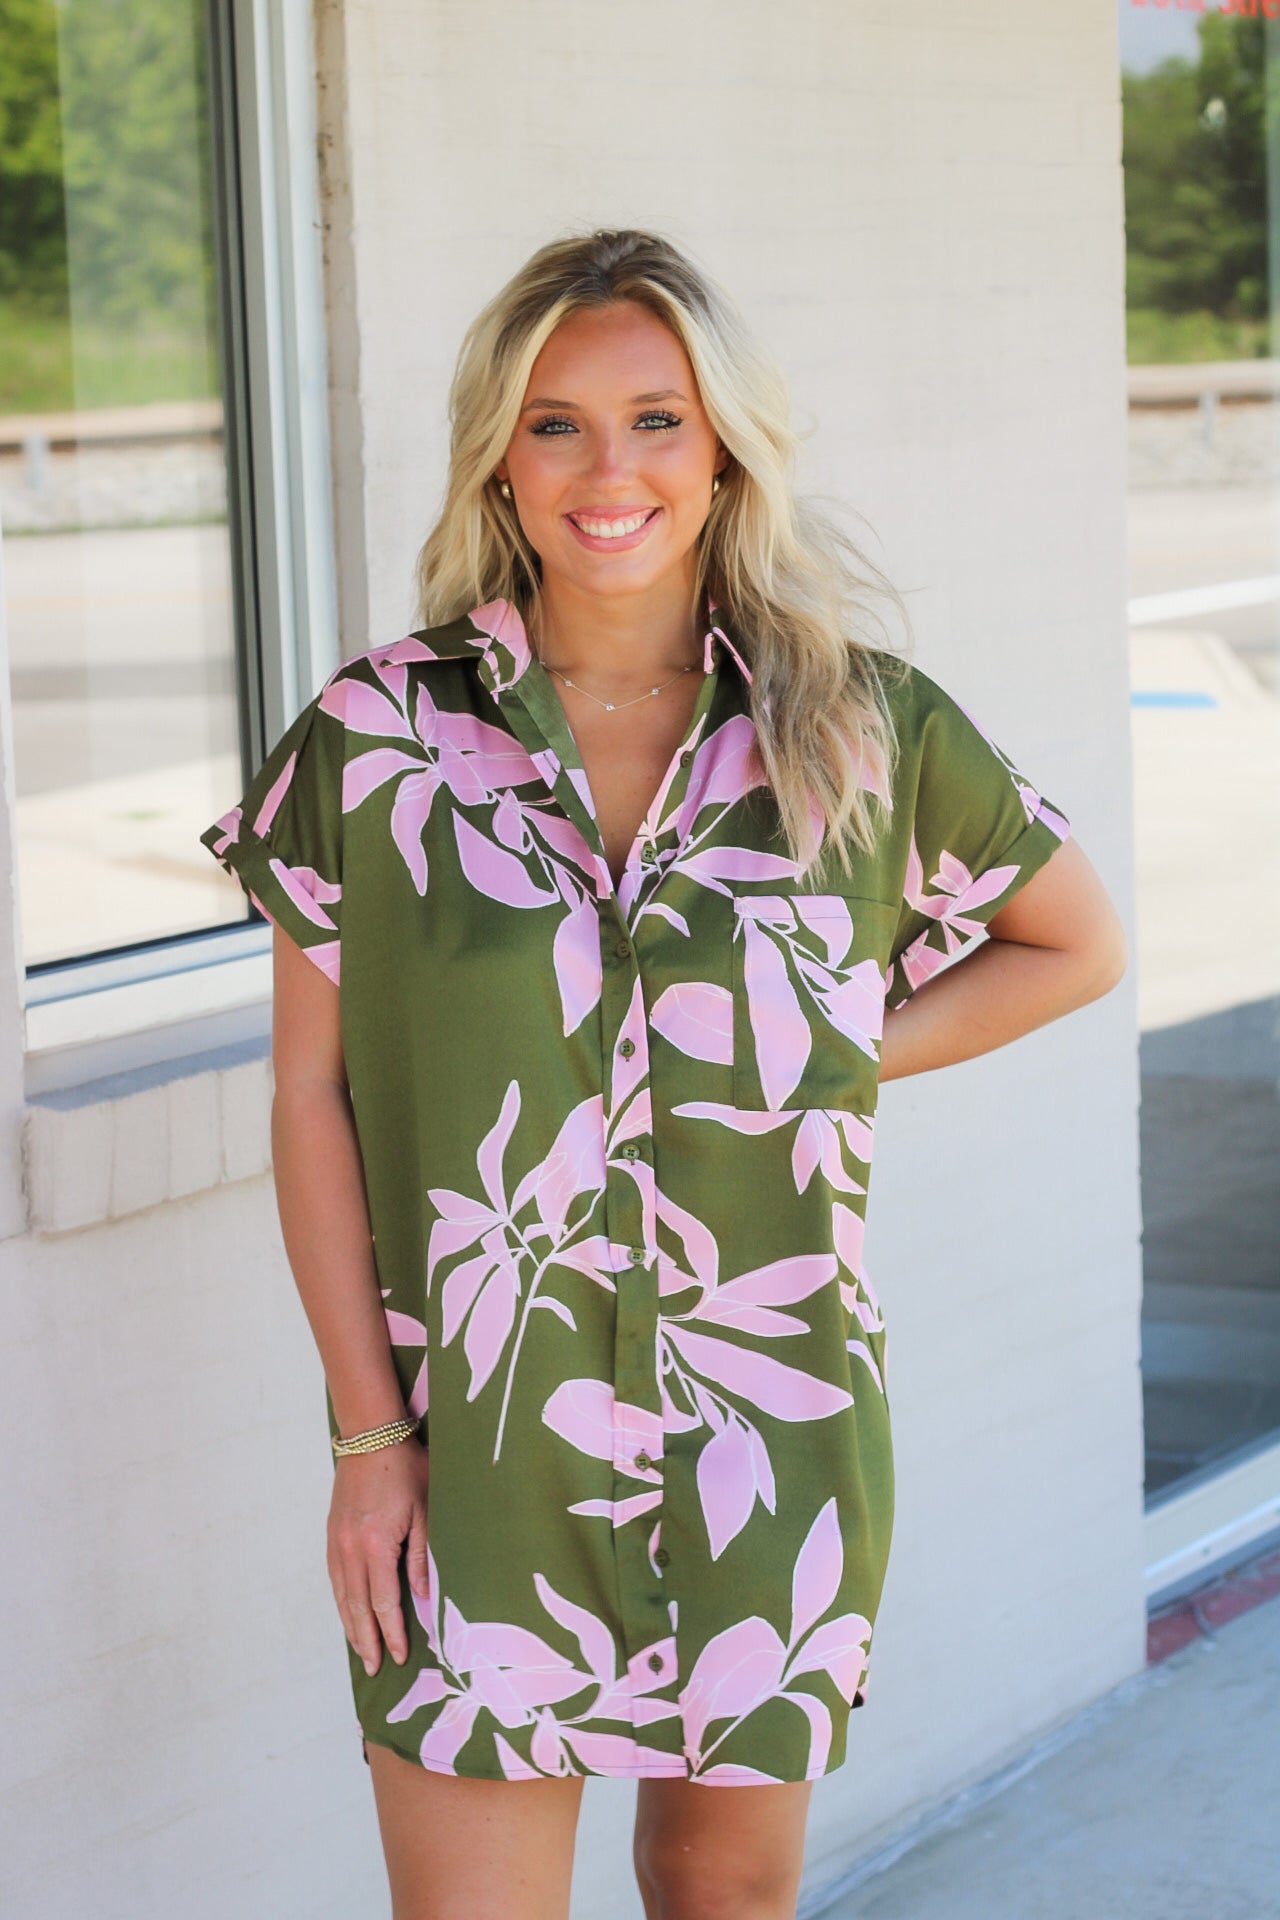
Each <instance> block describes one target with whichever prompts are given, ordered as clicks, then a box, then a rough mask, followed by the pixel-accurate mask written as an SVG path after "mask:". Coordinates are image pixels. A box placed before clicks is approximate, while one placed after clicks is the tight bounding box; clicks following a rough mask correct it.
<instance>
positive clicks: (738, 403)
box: [417, 229, 910, 874]
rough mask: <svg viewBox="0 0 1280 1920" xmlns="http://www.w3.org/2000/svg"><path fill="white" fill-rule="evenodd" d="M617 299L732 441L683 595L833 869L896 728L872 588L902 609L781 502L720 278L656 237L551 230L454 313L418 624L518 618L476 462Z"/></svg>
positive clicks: (536, 572)
mask: <svg viewBox="0 0 1280 1920" xmlns="http://www.w3.org/2000/svg"><path fill="white" fill-rule="evenodd" d="M623 300H629V301H634V302H637V303H638V304H640V305H642V306H644V307H647V308H648V309H649V310H650V311H651V312H652V313H654V314H656V315H657V317H658V318H659V319H660V320H662V321H663V322H664V323H665V324H666V325H667V326H668V327H670V328H671V330H672V332H673V333H674V334H675V335H676V337H677V338H678V339H679V340H680V342H681V343H682V345H683V346H684V349H685V351H686V353H687V354H688V356H689V360H690V363H691V365H692V367H693V371H694V374H695V376H696V378H697V382H698V387H699V391H700V393H701V397H702V403H703V406H704V407H705V409H706V412H707V417H708V419H709V420H710V421H711V424H712V426H713V427H714V429H715V431H716V433H717V434H718V435H719V437H720V440H721V441H722V443H723V444H724V446H725V447H726V448H727V449H728V451H729V454H730V455H731V461H730V464H729V465H728V466H727V467H726V469H725V471H724V473H723V475H722V484H721V486H720V488H719V490H718V492H717V493H716V494H715V495H714V497H713V499H712V502H711V509H710V512H709V514H708V516H707V520H706V524H705V525H704V527H703V529H702V532H701V533H700V535H699V538H698V555H697V594H698V595H699V596H700V595H701V594H702V592H703V591H704V590H706V591H709V592H710V594H711V595H712V597H713V598H714V600H715V601H716V603H717V605H718V606H720V607H723V608H724V609H725V611H726V613H727V614H728V616H729V618H730V620H731V622H732V625H733V630H734V635H735V639H737V640H738V641H739V642H740V644H741V647H742V651H743V654H744V657H745V658H746V659H747V661H748V663H749V665H750V667H751V672H752V685H751V691H750V701H751V717H752V720H753V722H754V724H755V728H756V734H757V739H758V742H759V749H760V756H761V760H762V763H763V766H764V771H765V774H766V777H767V779H768V781H769V784H770V787H771V788H772V790H773V794H774V798H775V800H776V802H777V806H778V810H779V814H780V816H781V824H782V829H783V834H784V836H785V839H786V842H787V846H788V850H789V853H790V855H791V857H792V859H793V860H795V861H796V863H797V865H798V866H799V867H800V868H801V869H802V870H807V869H808V868H809V867H810V865H811V864H812V863H813V862H814V861H815V860H816V859H817V858H818V856H819V854H820V853H822V852H823V851H824V850H825V849H826V848H827V847H828V846H830V847H832V848H834V850H835V852H836V856H837V858H838V859H839V862H840V864H841V867H842V869H843V871H844V872H845V873H846V874H849V873H850V871H851V866H850V857H849V855H850V848H851V846H857V847H859V848H861V849H863V850H864V851H865V852H868V853H870V852H871V851H873V848H874V844H875V835H876V826H877V821H876V817H875V809H876V806H877V805H878V803H879V800H880V797H881V796H887V794H888V793H889V791H890V790H891V787H890V783H891V781H892V776H893V768H894V764H895V761H896V758H897V751H898V743H897V740H896V737H895V734H894V728H893V722H892V718H891V713H890V709H889V704H888V700H887V697H886V696H887V689H888V685H889V683H890V681H892V680H893V679H896V678H898V677H899V676H900V675H901V674H902V673H904V672H905V671H906V663H905V660H904V659H903V658H902V657H901V656H900V655H897V654H894V653H893V652H891V651H890V650H889V649H888V648H887V647H886V648H882V647H878V646H876V645H875V644H874V643H872V642H871V641H869V640H867V639H865V638H863V636H862V633H861V631H860V629H861V627H862V624H863V622H864V620H865V619H867V618H870V617H872V616H871V613H870V597H871V595H872V594H874V593H875V592H877V591H878V592H881V593H883V594H885V595H887V596H888V598H890V599H891V600H892V601H893V602H894V604H895V605H896V606H897V607H898V608H899V610H900V612H901V614H902V616H903V620H904V623H905V624H906V627H907V630H908V632H910V621H909V619H908V617H907V614H906V608H905V606H904V605H903V602H902V599H901V596H900V595H899V593H898V592H897V589H896V588H894V587H893V586H892V585H891V584H890V582H889V581H888V580H887V578H886V576H885V575H884V574H883V573H882V572H881V571H880V569H879V568H878V567H875V566H874V565H873V564H872V563H871V562H870V561H868V560H867V559H866V557H865V556H864V555H863V554H862V552H861V551H860V549H859V548H858V547H856V546H855V545H854V543H853V542H852V541H851V540H850V539H849V538H848V537H847V535H845V534H844V533H843V531H841V530H840V529H839V528H838V527H837V526H836V525H835V524H834V522H833V521H831V520H830V519H829V518H827V517H826V515H824V514H823V513H821V512H819V511H818V510H817V509H816V508H815V507H814V506H813V505H812V504H811V503H810V502H808V501H806V500H803V499H801V498H799V497H797V495H796V492H795V486H794V469H795V459H796V451H797V444H798V442H797V436H796V434H795V431H794V429H793V428H792V425H791V420H790V406H789V401H788V395H787V388H786V383H785V380H784V378H783V376H782V373H781V371H780V370H779V369H778V367H777V366H776V365H775V364H774V363H773V362H772V360H770V359H769V358H768V356H767V355H766V354H764V353H763V352H762V351H761V349H760V347H759V346H758V345H757V343H756V342H755V340H754V339H753V338H752V337H751V335H750V333H749V331H748V329H747V326H746V323H745V321H744V320H743V318H742V315H741V314H740V312H739V311H738V309H737V307H736V306H735V305H734V303H733V302H732V300H730V298H729V297H728V295H727V294H726V293H725V292H724V291H723V289H721V288H720V287H719V286H718V285H717V284H716V283H715V282H714V281H713V280H712V279H710V278H709V276H708V275H707V274H705V273H704V272H702V271H701V269H700V268H698V267H696V266H695V265H694V264H693V263H692V262H691V261H690V260H689V259H687V258H686V257H685V255H684V254H682V253H681V252H679V251H678V249H677V248H676V247H675V246H673V245H672V244H671V242H670V241H668V240H666V239H664V238H663V237H662V236H660V235H659V234H655V233H646V232H640V231H636V230H634V229H627V230H623V231H612V230H608V229H599V230H597V231H595V232H592V233H588V234H584V235H580V236H578V235H575V236H572V237H569V238H567V239H563V240H555V241H552V242H551V243H550V244H549V245H547V246H544V247H542V248H540V249H539V250H538V252H537V253H535V254H534V255H533V256H532V257H531V258H530V259H529V260H528V261H527V262H526V263H525V265H524V266H523V267H521V268H520V270H519V271H518V272H517V273H516V274H515V275H514V276H513V277H512V278H511V279H510V280H509V281H508V282H507V284H506V285H505V286H504V287H503V288H502V289H501V291H500V292H499V293H498V294H496V295H495V296H494V298H493V299H492V300H491V301H490V302H489V304H488V305H487V306H486V307H485V308H484V309H483V311H482V312H481V313H480V314H478V315H477V317H476V319H475V320H474V321H473V322H472V324H471V326H470V327H469V328H468V330H467V332H466V334H465V336H464V338H463V342H462V347H461V350H460V352H459V355H458V363H457V368H456V371H455V373H454V377H453V382H452V385H451V387H450V392H449V417H450V422H451V429H452V431H451V439H450V459H449V475H448V482H447V487H446V492H445V500H444V505H443V508H442V510H441V513H440V517H439V519H438V520H437V521H436V524H435V525H434V527H433V528H432V529H431V532H430V533H429V534H428V536H427V538H426V540H425V541H424V543H423V546H422V549H421V551H420V553H419V556H418V563H417V584H418V596H419V620H420V622H421V624H422V625H423V626H434V625H442V624H444V623H446V622H448V621H450V620H455V619H457V618H458V617H459V616H460V615H462V614H465V613H467V612H469V611H470V610H471V608H473V607H475V606H479V605H484V604H485V603H487V602H488V601H491V600H496V599H505V600H510V601H512V602H513V603H514V604H515V605H516V607H517V608H518V609H519V610H520V611H521V613H522V615H524V616H528V615H531V614H532V615H533V616H535V618H536V615H537V612H538V605H537V602H538V593H539V582H540V576H541V566H540V562H539V560H538V556H537V554H536V553H535V552H534V551H533V550H532V548H531V547H530V546H529V543H528V541H527V539H526V538H525V535H524V532H523V530H522V528H521V526H520V522H519V519H518V518H517V515H516V512H515V506H514V503H513V502H512V501H508V500H504V499H503V497H502V495H501V493H500V492H499V490H498V485H497V482H496V480H495V479H494V474H493V469H494V466H495V464H496V463H497V462H498V461H499V460H500V459H501V458H502V456H503V454H504V453H505V451H506V449H507V446H508V444H509V442H510V440H511V437H512V435H513V434H514V433H515V430H516V425H517V422H518V419H519V414H520V409H521V406H522V405H523V402H524V396H525V393H526V392H527V390H528V382H529V376H530V373H531V371H532V368H533V363H534V361H535V359H536V358H537V356H538V354H539V352H540V351H541V349H542V346H543V344H544V342H545V341H546V340H547V338H548V336H549V335H550V334H551V333H552V331H553V330H554V329H555V328H556V327H557V326H558V325H559V323H560V322H561V321H562V320H563V319H564V318H565V317H566V315H568V314H570V313H573V312H575V311H576V310H577V309H579V308H582V307H606V306H610V305H612V304H613V303H615V302H617V301H623ZM696 603H700V602H696ZM874 617H875V624H876V627H877V629H878V631H879V632H880V633H881V634H883V633H884V623H883V621H881V620H880V619H879V617H878V616H874Z"/></svg>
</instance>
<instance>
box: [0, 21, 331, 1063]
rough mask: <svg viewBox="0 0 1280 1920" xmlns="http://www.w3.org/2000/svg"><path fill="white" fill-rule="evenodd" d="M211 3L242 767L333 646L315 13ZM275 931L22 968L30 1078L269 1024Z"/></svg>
mask: <svg viewBox="0 0 1280 1920" xmlns="http://www.w3.org/2000/svg"><path fill="white" fill-rule="evenodd" d="M205 11H206V22H207V31H208V47H209V74H210V90H211V102H210V104H211V113H210V120H211V123H212V125H213V129H214V152H213V197H214V220H213V225H214V231H215V236H216V244H217V246H218V249H219V260H218V282H219V297H220V307H221V310H220V315H219V321H220V333H221V341H222V366H223V403H224V418H225V423H226V424H225V429H224V430H225V433H226V449H227V465H228V474H229V476H230V484H229V488H228V528H229V536H230V540H231V549H232V572H233V579H234V582H235V600H236V621H237V649H236V652H237V698H238V702H239V722H240V734H241V743H242V756H243V760H244V764H245V767H246V769H249V768H252V767H256V766H257V765H258V764H259V763H260V761H261V759H262V757H263V755H264V754H265V752H266V750H267V749H268V747H269V746H270V745H271V743H272V741H274V740H275V739H277V738H278V737H279V736H280V734H281V733H283V731H284V730H285V728H286V727H287V726H288V725H289V723H290V721H291V720H292V719H293V718H294V717H295V715H296V714H297V713H298V712H299V711H300V710H301V708H302V706H303V705H304V704H305V702H306V701H307V700H308V699H309V698H310V697H311V695H312V692H313V691H314V690H315V689H316V688H318V687H319V686H320V685H321V683H322V682H323V681H324V679H325V678H326V677H327V675H328V674H329V673H330V672H332V670H333V669H334V668H335V667H336V666H337V665H338V664H339V659H340V653H339V645H338V596H337V578H336V560H335V534H334V524H333V499H332V484H331V470H330V447H329V415H328V356H327V349H326V337H325V298H324V264H323V244H322V226H321V209H320V181H319V158H318V134H317V112H316V41H315V21H314V18H313V8H312V5H311V4H310V0H302V4H297V0H230V4H227V5H219V4H218V3H217V0H206V10H205ZM5 697H6V698H8V694H7V690H6V696H5ZM246 778H247V771H246ZM234 797H235V796H234V795H232V796H229V797H228V798H229V801H230V799H232V798H234ZM270 945H271V928H270V925H269V923H267V922H266V921H265V920H264V919H263V918H262V917H261V915H259V914H258V913H257V912H256V910H255V911H254V912H253V915H252V917H251V918H249V919H246V920H245V921H244V922H243V923H238V922H237V923H232V924H229V925H223V926H216V927H210V928H201V929H195V930H193V931H191V932H188V933H183V934H180V935H175V936H173V937H171V938H169V939H161V940H150V941H144V942H139V943H137V944H136V945H129V946H123V947H120V948H117V949H113V950H111V951H109V952H103V953H97V954H89V955H85V956H80V957H74V958H71V959H68V960H59V961H46V962H42V963H40V964H39V965H36V966H32V967H30V968H27V969H24V1002H23V1023H24V1047H25V1052H26V1059H27V1086H28V1091H29V1092H33V1091H46V1090H48V1089H50V1088H54V1087H60V1086H68V1085H73V1084H76V1083H77V1082H79V1081H81V1080H84V1079H89V1078H96V1077H98V1076H99V1075H101V1074H103V1073H110V1072H117V1071H120V1070H123V1069H125V1068H127V1067H129V1066H131V1065H135V1064H138V1063H139V1062H140V1061H142V1060H147V1061H155V1060H158V1059H165V1058H172V1057H177V1056H178V1055H182V1054H186V1053H189V1052H191V1051H192V1050H193V1041H195V1042H197V1043H198V1042H199V1041H200V1040H201V1039H202V1038H203V1039H204V1041H205V1044H207V1045H209V1046H218V1045H222V1044H225V1043H226V1042H227V1040H228V1039H231V1038H235V1039H241V1038H244V1037H246V1036H250V1035H252V1034H255V1033H264V1032H265V1031H267V1029H268V1026H269V1018H270V988H271V979H270V965H271V962H270Z"/></svg>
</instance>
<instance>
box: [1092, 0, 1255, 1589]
mask: <svg viewBox="0 0 1280 1920" xmlns="http://www.w3.org/2000/svg"><path fill="white" fill-rule="evenodd" d="M1266 11H1269V12H1276V11H1277V9H1276V8H1275V7H1273V6H1272V5H1271V4H1270V0H1267V6H1266ZM1278 36H1280V20H1268V19H1266V18H1265V17H1264V8H1263V6H1262V5H1261V4H1257V5H1253V6H1248V7H1246V6H1245V5H1243V4H1242V5H1239V6H1238V7H1235V8H1233V9H1232V10H1231V11H1230V12H1228V11H1226V10H1213V9H1204V10H1195V11H1192V10H1181V9H1177V10H1175V9H1166V10H1162V9H1160V8H1155V7H1149V6H1145V5H1138V4H1136V3H1135V0H1120V49H1121V56H1122V63H1123V68H1124V71H1123V100H1124V171H1125V210H1126V246H1127V266H1128V271H1127V305H1128V330H1129V342H1128V347H1129V583H1130V592H1131V595H1132V598H1131V600H1130V607H1129V614H1130V658H1131V666H1132V704H1133V712H1132V722H1133V744H1134V770H1135V802H1136V833H1137V848H1136V854H1137V881H1138V916H1137V934H1138V940H1137V976H1138V999H1139V1016H1140V1025H1141V1029H1142V1032H1141V1070H1142V1116H1141V1143H1142V1207H1143V1223H1144V1224H1143V1270H1144V1271H1143V1278H1144V1301H1143V1329H1142V1331H1143V1388H1144V1399H1145V1411H1146V1456H1147V1457H1146V1468H1147V1495H1148V1501H1149V1505H1150V1509H1151V1511H1150V1513H1149V1525H1148V1534H1149V1538H1155V1537H1158V1538H1159V1540H1160V1543H1161V1544H1160V1548H1159V1552H1158V1553H1156V1554H1154V1555H1153V1556H1152V1558H1153V1561H1159V1562H1160V1564H1162V1565H1164V1566H1165V1571H1166V1573H1167V1574H1168V1575H1169V1576H1170V1577H1173V1576H1176V1575H1179V1574H1180V1572H1194V1571H1195V1569H1196V1562H1197V1555H1199V1557H1200V1558H1201V1559H1202V1560H1203V1559H1205V1558H1207V1557H1208V1556H1209V1555H1210V1553H1211V1552H1214V1551H1216V1550H1217V1549H1216V1548H1215V1547H1214V1546H1213V1545H1212V1544H1210V1545H1208V1546H1206V1545H1204V1543H1205V1542H1210V1543H1212V1542H1215V1541H1216V1542H1217V1545H1218V1546H1219V1547H1222V1548H1224V1549H1226V1548H1231V1547H1233V1546H1236V1545H1239V1544H1241V1543H1242V1542H1243V1541H1244V1540H1245V1539H1246V1538H1247V1537H1248V1535H1249V1532H1250V1529H1252V1531H1253V1533H1254V1534H1257V1533H1258V1532H1260V1531H1265V1530H1266V1528H1267V1527H1268V1526H1271V1525H1274V1524H1275V1522H1276V1520H1277V1519H1280V1258H1278V1255H1277V1249H1278V1248H1280V1181H1278V1180H1277V1172H1276V1170H1277V1167H1278V1166H1280V910H1278V908H1277V902H1278V901H1280V780H1278V779H1277V766H1278V765H1280V551H1278V549H1277V540H1276V525H1277V523H1276V506H1277V501H1278V500H1280V460H1278V459H1277V444H1278V443H1277V437H1276V426H1277V419H1278V417H1280V416H1278V414H1277V404H1278V402H1280V358H1278V357H1277V331H1276V329H1277V324H1278V323H1280V273H1278V271H1277V265H1276V262H1277V257H1278V256H1277V235H1278V234H1280V224H1278V220H1280V207H1278V206H1277V199H1276V194H1277V188H1278V184H1280V146H1278V145H1277V138H1278V130H1277V124H1276V122H1275V116H1274V113H1273V112H1271V111H1270V108H1269V105H1268V102H1269V100H1270V101H1273V100H1274V97H1275V89H1276V80H1277V75H1278V74H1280V38H1278ZM1214 1487H1217V1488H1218V1489H1219V1492H1218V1494H1217V1495H1213V1494H1212V1489H1213V1488H1214ZM1180 1514H1185V1516H1186V1522H1187V1524H1186V1528H1185V1529H1184V1531H1183V1533H1182V1534H1181V1535H1179V1525H1180V1524H1181V1522H1180V1521H1179V1515H1180ZM1161 1516H1163V1517H1161ZM1157 1519H1159V1525H1158V1527H1156V1528H1155V1529H1154V1530H1153V1526H1152V1522H1155V1521H1156V1520H1157ZM1197 1540H1198V1541H1199V1543H1200V1544H1197ZM1156 1577H1157V1580H1158V1579H1159V1578H1160V1576H1156Z"/></svg>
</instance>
